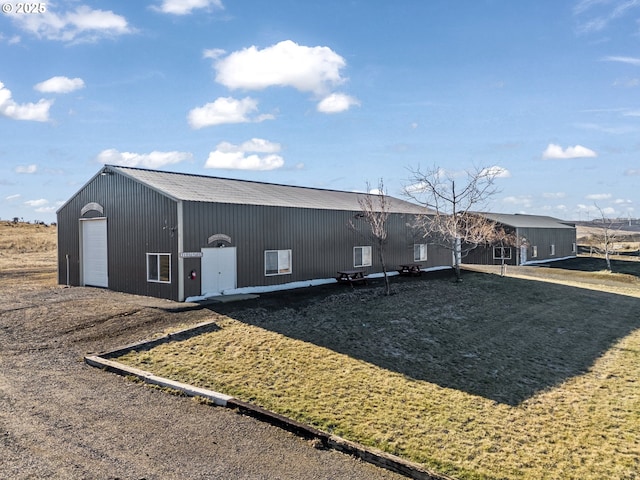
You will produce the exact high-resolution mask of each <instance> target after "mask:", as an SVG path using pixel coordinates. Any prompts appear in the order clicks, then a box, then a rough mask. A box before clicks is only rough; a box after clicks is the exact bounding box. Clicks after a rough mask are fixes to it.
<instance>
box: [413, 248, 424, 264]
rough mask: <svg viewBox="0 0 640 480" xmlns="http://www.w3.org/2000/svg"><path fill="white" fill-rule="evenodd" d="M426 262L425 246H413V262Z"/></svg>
mask: <svg viewBox="0 0 640 480" xmlns="http://www.w3.org/2000/svg"><path fill="white" fill-rule="evenodd" d="M426 260H427V245H426V244H424V243H416V244H415V245H414V246H413V261H414V262H424V261H426Z"/></svg>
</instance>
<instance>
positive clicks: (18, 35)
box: [0, 0, 640, 222]
mask: <svg viewBox="0 0 640 480" xmlns="http://www.w3.org/2000/svg"><path fill="white" fill-rule="evenodd" d="M0 4H1V6H2V12H3V13H0V218H1V219H10V218H13V217H21V218H24V219H25V220H30V221H33V220H41V221H45V222H52V221H55V211H56V210H57V208H59V206H60V205H61V204H62V203H63V202H64V201H66V200H67V199H69V198H70V197H71V196H72V195H73V194H74V193H75V192H76V191H77V190H78V189H79V188H81V187H82V185H84V184H85V183H86V182H87V181H88V180H89V179H90V178H91V177H92V176H93V175H94V174H95V173H96V172H97V171H98V170H99V169H100V167H101V165H102V164H104V163H107V164H117V165H127V166H139V167H144V168H154V169H160V170H170V171H178V172H186V173H195V174H203V175H212V176H220V177H230V178H241V179H247V180H258V181H266V182H274V183H284V184H291V185H302V186H309V187H319V188H331V189H339V190H349V191H351V190H355V191H362V190H364V189H365V188H366V184H367V182H369V183H371V184H373V185H376V184H377V183H378V179H379V178H382V179H384V183H385V186H386V188H387V190H388V193H389V194H390V195H394V196H400V197H402V191H403V188H404V187H406V186H408V185H410V184H411V181H412V179H411V175H410V169H415V168H417V167H418V166H420V167H422V168H429V167H433V166H439V167H441V168H443V169H446V170H447V171H449V172H450V173H451V174H453V175H455V174H456V172H461V171H463V170H465V169H470V168H473V167H495V168H497V169H498V170H497V171H499V172H500V173H501V174H500V178H498V180H497V183H498V187H499V190H500V191H499V193H498V194H496V195H495V196H494V197H493V198H492V199H491V203H490V205H489V207H490V210H492V211H494V212H503V213H531V214H543V215H551V216H556V217H560V218H564V219H575V220H586V219H589V218H594V217H595V216H597V210H596V205H597V206H598V207H599V208H601V209H602V210H603V211H604V212H605V213H606V214H607V215H611V216H623V217H627V216H629V215H630V216H632V217H636V216H640V213H639V209H640V205H639V202H640V199H638V194H637V192H638V188H637V186H638V185H639V183H640V135H639V133H640V97H639V94H640V48H639V47H640V0H573V1H569V0H567V1H557V0H554V1H551V0H537V1H527V2H525V1H521V2H520V1H519V2H514V1H513V0H473V1H471V0H468V1H455V0H399V1H395V2H391V1H383V0H324V1H322V2H303V1H298V0H272V1H269V2H264V1H251V0H149V1H141V0H136V1H127V0H120V1H111V2H104V1H102V2H98V1H84V0H57V1H50V2H41V3H29V4H23V3H18V2H7V1H6V0H0ZM34 6H35V7H38V8H37V9H34ZM32 10H37V11H32ZM41 11H42V12H41Z"/></svg>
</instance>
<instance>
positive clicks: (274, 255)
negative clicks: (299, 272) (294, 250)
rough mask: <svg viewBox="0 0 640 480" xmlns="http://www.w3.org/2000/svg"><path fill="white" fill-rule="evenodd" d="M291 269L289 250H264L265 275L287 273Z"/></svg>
mask: <svg viewBox="0 0 640 480" xmlns="http://www.w3.org/2000/svg"><path fill="white" fill-rule="evenodd" d="M291 271H292V269H291V250H265V252H264V274H265V276H267V277H270V276H272V275H288V274H290V273H291Z"/></svg>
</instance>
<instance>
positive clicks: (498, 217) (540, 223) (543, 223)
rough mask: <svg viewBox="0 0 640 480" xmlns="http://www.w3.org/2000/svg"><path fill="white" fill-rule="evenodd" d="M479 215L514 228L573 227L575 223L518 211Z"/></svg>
mask: <svg viewBox="0 0 640 480" xmlns="http://www.w3.org/2000/svg"><path fill="white" fill-rule="evenodd" d="M481 215H483V216H485V217H487V218H488V219H489V220H493V221H494V222H498V223H502V224H503V225H509V226H510V227H515V228H575V225H574V224H572V223H571V222H565V221H563V220H560V219H558V218H553V217H547V216H544V215H523V214H519V213H515V214H508V213H482V214H481Z"/></svg>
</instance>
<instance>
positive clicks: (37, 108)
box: [0, 82, 53, 122]
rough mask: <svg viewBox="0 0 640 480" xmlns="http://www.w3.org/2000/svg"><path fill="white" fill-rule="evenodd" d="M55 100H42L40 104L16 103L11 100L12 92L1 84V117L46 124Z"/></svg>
mask: <svg viewBox="0 0 640 480" xmlns="http://www.w3.org/2000/svg"><path fill="white" fill-rule="evenodd" d="M51 105H53V100H45V99H41V100H40V101H39V102H38V103H23V104H19V103H16V102H15V101H14V100H13V99H12V98H11V90H9V89H8V88H6V87H5V86H4V84H3V83H2V82H0V115H2V116H4V117H8V118H12V119H14V120H32V121H34V122H46V121H48V120H49V109H50V108H51Z"/></svg>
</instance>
